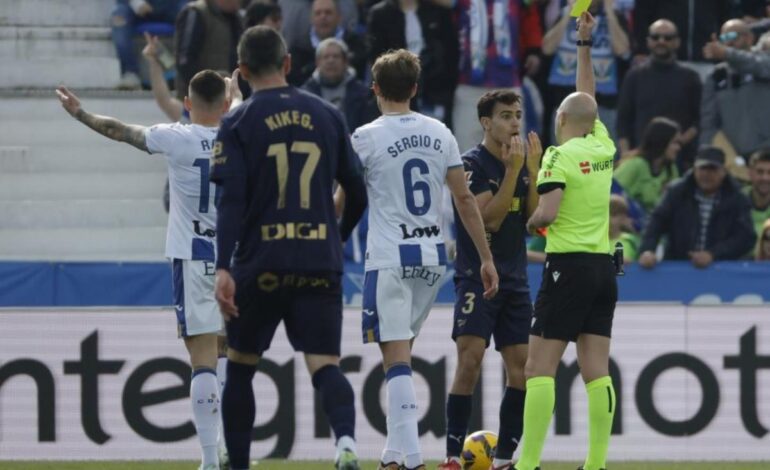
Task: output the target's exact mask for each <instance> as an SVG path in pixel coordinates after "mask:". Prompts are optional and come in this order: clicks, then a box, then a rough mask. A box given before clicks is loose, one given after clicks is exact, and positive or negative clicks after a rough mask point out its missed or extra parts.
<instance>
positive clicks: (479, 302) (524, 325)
mask: <svg viewBox="0 0 770 470" xmlns="http://www.w3.org/2000/svg"><path fill="white" fill-rule="evenodd" d="M455 298H456V299H457V300H456V301H455V313H454V324H453V327H452V339H453V340H457V337H458V336H462V335H473V336H479V337H481V338H484V339H485V340H486V342H487V347H489V340H490V338H491V337H492V336H494V338H495V349H497V350H498V351H499V350H500V349H502V348H503V347H505V346H509V345H512V344H527V343H528V342H529V327H530V324H531V322H532V301H531V300H530V298H529V293H527V292H514V291H507V290H501V291H499V292H498V293H497V295H495V296H494V297H493V298H492V299H490V300H485V299H484V286H483V285H482V284H481V283H480V282H477V281H473V280H470V279H455Z"/></svg>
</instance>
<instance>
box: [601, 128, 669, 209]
mask: <svg viewBox="0 0 770 470" xmlns="http://www.w3.org/2000/svg"><path fill="white" fill-rule="evenodd" d="M680 137H681V132H680V129H679V124H677V123H676V122H674V121H672V120H671V119H668V118H664V117H656V118H655V119H653V120H652V121H650V123H649V124H648V125H647V127H646V128H645V130H644V135H643V137H642V142H641V145H640V147H639V155H638V156H636V157H631V158H629V159H627V160H625V161H624V160H621V161H620V163H619V166H618V168H617V169H616V170H615V179H616V180H617V181H618V183H620V185H621V186H622V187H623V189H625V190H626V193H627V194H628V196H629V197H630V198H632V199H634V200H636V201H638V202H639V203H640V204H641V205H642V207H644V209H645V211H646V212H648V213H649V212H651V211H652V209H653V208H654V207H655V205H656V204H657V203H658V201H660V199H661V197H663V191H665V189H666V187H667V186H668V184H669V183H670V182H671V181H673V180H675V179H677V178H679V171H678V170H677V168H676V164H675V162H676V156H677V154H678V153H679V150H680V149H681V148H682V146H681V143H680Z"/></svg>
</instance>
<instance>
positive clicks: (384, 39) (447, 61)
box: [366, 0, 459, 125]
mask: <svg viewBox="0 0 770 470" xmlns="http://www.w3.org/2000/svg"><path fill="white" fill-rule="evenodd" d="M366 32H367V37H366V43H367V44H366V46H367V56H368V62H369V63H374V61H375V60H376V59H377V57H379V56H380V55H381V54H383V53H384V52H387V51H388V50H390V49H407V50H408V51H410V52H412V53H414V54H415V55H417V56H419V57H420V62H421V63H422V70H423V72H422V76H421V77H420V83H419V85H418V87H417V96H416V97H415V99H414V100H413V102H412V103H413V107H414V108H416V109H417V111H419V112H421V113H423V114H426V115H428V116H431V117H434V118H436V119H438V120H441V121H444V122H445V123H446V124H447V125H450V124H451V115H452V102H453V101H454V92H455V87H456V85H457V61H458V54H459V49H458V43H457V29H456V28H455V26H454V24H453V23H452V11H451V10H450V9H448V8H444V7H442V6H438V5H435V4H433V3H431V1H430V0H382V1H381V2H379V3H377V4H376V5H374V6H373V7H372V8H371V10H369V17H368V19H367V31H366Z"/></svg>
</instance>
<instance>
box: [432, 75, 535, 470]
mask: <svg viewBox="0 0 770 470" xmlns="http://www.w3.org/2000/svg"><path fill="white" fill-rule="evenodd" d="M476 108H477V112H478V118H479V123H480V124H481V127H482V129H483V130H484V138H483V140H482V141H481V143H480V144H478V145H477V146H476V147H473V148H471V149H470V150H468V151H467V152H465V154H463V156H462V158H463V164H464V166H465V175H466V180H467V182H468V188H469V189H470V191H471V193H473V194H474V196H475V199H476V204H477V205H478V207H479V211H480V212H481V217H482V219H483V220H484V228H485V229H486V232H487V240H488V242H489V247H490V249H491V250H492V257H493V258H494V261H495V267H496V268H497V272H498V273H499V275H500V291H499V292H498V294H497V296H495V297H494V298H493V299H485V298H484V297H483V295H482V293H483V285H482V282H481V276H480V273H479V269H478V266H479V264H480V260H479V256H478V254H477V253H476V250H475V248H474V246H473V243H472V241H471V238H470V237H469V236H468V232H467V230H466V228H465V226H464V225H463V224H462V223H460V224H458V225H457V260H456V261H455V293H456V302H455V312H454V325H453V328H452V339H454V341H455V343H456V347H457V369H456V370H455V376H454V381H453V382H452V388H451V389H450V391H449V397H448V399H447V437H446V452H447V458H446V460H445V461H444V462H443V463H442V464H440V465H439V467H438V469H439V470H460V469H461V466H460V454H461V452H462V448H463V441H464V440H465V434H466V433H467V431H468V423H469V421H470V415H471V411H472V395H473V390H474V389H475V388H476V384H477V382H478V379H479V375H480V373H481V363H482V360H483V359H484V353H485V351H486V348H488V347H489V345H490V339H491V338H492V337H494V339H495V349H497V350H498V351H499V352H500V355H501V356H502V358H503V363H504V365H505V378H506V382H505V391H504V392H503V399H502V402H501V403H500V415H499V416H500V428H499V435H498V440H497V450H496V453H495V460H494V462H493V465H492V467H491V470H509V468H510V467H511V466H512V463H511V456H512V455H513V452H514V451H515V450H516V447H517V446H518V442H519V440H520V439H521V433H522V428H523V416H524V390H525V380H524V364H525V363H526V361H527V343H528V342H529V326H530V322H531V321H532V301H531V300H530V296H529V283H528V281H527V258H526V256H527V248H526V244H525V238H526V236H527V232H526V221H527V219H528V217H529V216H531V215H532V213H533V212H534V211H535V208H536V207H537V203H538V195H537V191H536V185H535V180H536V178H537V172H538V170H539V168H540V156H541V154H542V148H541V144H540V140H539V139H538V137H537V134H535V133H534V132H530V133H529V135H528V136H527V139H526V143H525V141H524V139H523V138H522V137H521V136H520V135H519V131H520V129H521V115H522V110H521V98H520V97H519V95H517V94H516V92H514V91H512V90H493V91H489V92H487V93H485V94H484V95H483V96H482V97H481V98H480V99H479V101H478V104H477V107H476ZM525 147H527V150H528V152H527V155H526V157H525V153H524V149H525Z"/></svg>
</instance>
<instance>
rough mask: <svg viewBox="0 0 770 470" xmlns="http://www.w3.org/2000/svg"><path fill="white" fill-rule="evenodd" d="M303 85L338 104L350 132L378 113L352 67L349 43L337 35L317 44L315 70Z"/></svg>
mask: <svg viewBox="0 0 770 470" xmlns="http://www.w3.org/2000/svg"><path fill="white" fill-rule="evenodd" d="M302 88H304V89H306V90H307V91H309V92H311V93H313V94H314V95H318V96H320V97H321V98H323V99H324V100H326V101H328V102H329V103H331V104H333V105H334V106H336V107H337V109H339V110H340V112H342V115H343V116H345V120H346V121H347V125H348V130H350V131H351V132H352V131H353V130H354V129H357V128H359V127H361V126H363V125H364V124H367V123H369V122H371V121H373V120H374V119H375V118H376V117H377V115H378V112H377V105H376V104H375V102H374V99H373V98H372V93H371V91H370V90H369V89H368V88H367V87H366V85H364V84H363V83H361V81H360V80H358V79H357V78H356V76H355V73H353V70H352V69H351V68H350V67H349V62H348V46H347V45H345V43H344V42H342V41H340V40H339V39H337V38H326V39H324V40H323V41H321V42H320V43H319V44H318V48H316V69H315V71H314V72H313V75H312V76H311V77H310V78H309V79H308V80H307V81H306V82H305V84H304V85H303V86H302Z"/></svg>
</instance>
